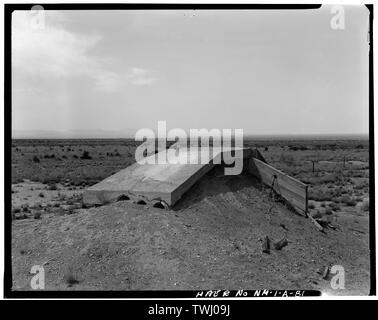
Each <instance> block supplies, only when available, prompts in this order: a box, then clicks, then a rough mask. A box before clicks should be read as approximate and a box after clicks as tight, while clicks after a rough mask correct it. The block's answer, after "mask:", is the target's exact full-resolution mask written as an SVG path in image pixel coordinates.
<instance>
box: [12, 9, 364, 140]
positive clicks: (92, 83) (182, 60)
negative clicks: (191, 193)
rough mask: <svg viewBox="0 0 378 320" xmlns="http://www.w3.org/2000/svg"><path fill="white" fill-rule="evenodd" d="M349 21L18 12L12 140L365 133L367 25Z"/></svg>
mask: <svg viewBox="0 0 378 320" xmlns="http://www.w3.org/2000/svg"><path fill="white" fill-rule="evenodd" d="M344 9H345V29H344V30H334V29H332V28H331V24H330V22H331V19H332V17H333V14H332V13H331V7H330V6H323V7H322V8H321V9H318V10H303V11H297V10H295V11H286V10H285V11H271V10H266V11H256V10H232V11H214V10H213V11H211V10H210V11H208V10H206V11H198V10H196V11H189V10H176V11H59V12H58V11H46V12H45V23H44V27H43V28H39V27H38V26H39V25H37V27H35V21H36V20H35V16H36V14H35V13H31V12H26V11H18V12H14V13H13V16H12V91H13V92H12V99H13V101H12V117H13V119H12V122H13V123H12V126H13V130H29V131H31V132H33V131H36V130H62V131H69V130H89V131H91V132H101V131H108V130H109V131H118V130H120V131H124V130H126V129H139V128H151V129H156V127H157V121H158V120H166V121H167V126H168V128H175V127H178V128H183V129H185V130H187V129H189V128H208V129H211V128H220V129H222V128H242V129H244V132H245V133H248V134H343V133H346V134H351V133H367V132H368V103H369V100H368V52H369V46H368V42H367V32H368V19H369V13H368V10H367V9H366V8H365V7H363V6H353V7H350V6H345V7H344ZM33 19H34V20H33Z"/></svg>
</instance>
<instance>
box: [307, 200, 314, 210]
mask: <svg viewBox="0 0 378 320" xmlns="http://www.w3.org/2000/svg"><path fill="white" fill-rule="evenodd" d="M308 208H309V209H315V203H313V202H312V201H310V202H309V203H308Z"/></svg>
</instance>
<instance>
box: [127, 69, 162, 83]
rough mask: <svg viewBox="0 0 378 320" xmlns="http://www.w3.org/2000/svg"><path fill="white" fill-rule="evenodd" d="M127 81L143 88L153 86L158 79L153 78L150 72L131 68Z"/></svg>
mask: <svg viewBox="0 0 378 320" xmlns="http://www.w3.org/2000/svg"><path fill="white" fill-rule="evenodd" d="M128 80H129V81H130V82H131V83H132V84H135V85H138V86H143V85H150V84H153V83H154V82H156V81H157V80H158V79H157V78H155V77H153V76H152V75H151V72H150V71H147V70H145V69H141V68H132V69H131V73H130V75H129V76H128Z"/></svg>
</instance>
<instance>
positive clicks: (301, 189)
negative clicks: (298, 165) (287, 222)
mask: <svg viewBox="0 0 378 320" xmlns="http://www.w3.org/2000/svg"><path fill="white" fill-rule="evenodd" d="M249 172H250V173H252V174H253V175H255V176H256V177H257V178H259V179H260V180H261V181H262V182H263V183H264V184H266V185H267V186H269V187H271V188H273V190H274V191H275V192H277V194H279V195H280V196H282V198H284V199H286V200H287V201H288V202H289V203H290V204H291V205H292V206H293V208H294V209H295V210H296V211H297V212H299V213H300V214H303V215H307V209H308V208H307V202H308V201H307V193H308V186H307V185H306V184H304V183H303V182H301V181H299V180H297V179H295V178H293V177H291V176H289V175H287V174H285V173H283V172H282V171H280V170H277V169H276V168H274V167H272V166H270V165H269V164H267V163H264V162H263V161H261V160H259V159H256V158H253V157H251V159H250V163H249Z"/></svg>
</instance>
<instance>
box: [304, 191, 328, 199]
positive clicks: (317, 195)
mask: <svg viewBox="0 0 378 320" xmlns="http://www.w3.org/2000/svg"><path fill="white" fill-rule="evenodd" d="M309 199H311V200H315V201H331V199H332V195H331V194H330V193H329V192H323V191H321V190H311V191H310V194H309Z"/></svg>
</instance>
